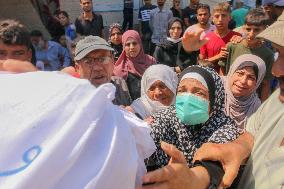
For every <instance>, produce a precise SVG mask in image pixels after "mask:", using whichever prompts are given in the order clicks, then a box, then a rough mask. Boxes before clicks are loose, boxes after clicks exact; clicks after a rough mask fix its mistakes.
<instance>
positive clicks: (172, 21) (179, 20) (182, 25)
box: [167, 17, 184, 36]
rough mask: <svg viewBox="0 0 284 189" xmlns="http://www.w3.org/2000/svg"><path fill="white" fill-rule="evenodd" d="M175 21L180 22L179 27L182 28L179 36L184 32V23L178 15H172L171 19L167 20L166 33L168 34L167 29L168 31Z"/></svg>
mask: <svg viewBox="0 0 284 189" xmlns="http://www.w3.org/2000/svg"><path fill="white" fill-rule="evenodd" d="M175 22H179V23H180V25H181V29H182V33H181V35H180V36H182V35H183V32H184V23H183V21H182V20H181V19H180V18H178V17H173V18H171V19H170V20H169V22H168V31H167V35H168V36H170V32H169V31H170V29H171V27H172V25H173V24H174V23H175Z"/></svg>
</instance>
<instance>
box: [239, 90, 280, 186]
mask: <svg viewBox="0 0 284 189" xmlns="http://www.w3.org/2000/svg"><path fill="white" fill-rule="evenodd" d="M279 94H280V90H279V89H277V90H276V91H275V92H274V93H273V94H272V95H271V96H270V97H269V98H268V99H267V100H266V101H265V102H264V103H263V104H262V105H261V106H260V107H259V109H258V110H257V111H256V112H255V113H254V114H253V115H252V116H251V117H250V118H249V119H248V121H247V124H246V130H247V131H248V132H249V133H251V134H252V135H253V136H254V146H253V149H252V152H251V155H250V158H249V160H248V162H247V165H246V167H245V170H244V173H243V175H242V178H241V180H240V183H239V186H238V189H283V188H284V146H280V144H281V142H282V140H283V137H284V103H282V102H281V101H280V100H279Z"/></svg>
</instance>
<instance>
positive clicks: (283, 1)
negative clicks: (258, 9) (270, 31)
mask: <svg viewBox="0 0 284 189" xmlns="http://www.w3.org/2000/svg"><path fill="white" fill-rule="evenodd" d="M262 6H263V10H264V12H265V13H266V14H267V15H268V16H269V19H270V24H273V22H275V21H276V20H277V18H278V17H279V16H280V15H281V14H282V12H283V10H284V0H262Z"/></svg>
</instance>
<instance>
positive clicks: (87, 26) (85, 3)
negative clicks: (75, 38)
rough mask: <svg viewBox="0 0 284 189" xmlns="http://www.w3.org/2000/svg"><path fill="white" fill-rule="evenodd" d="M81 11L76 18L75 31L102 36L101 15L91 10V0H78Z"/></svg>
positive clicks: (85, 34)
mask: <svg viewBox="0 0 284 189" xmlns="http://www.w3.org/2000/svg"><path fill="white" fill-rule="evenodd" d="M80 5H81V8H82V9H83V13H82V14H81V15H80V16H79V17H78V18H77V19H76V21H75V27H76V31H77V33H79V34H80V35H84V36H88V35H94V36H100V37H102V38H103V37H104V36H103V29H104V26H103V17H102V15H100V14H95V13H94V12H93V4H92V1H91V0H80Z"/></svg>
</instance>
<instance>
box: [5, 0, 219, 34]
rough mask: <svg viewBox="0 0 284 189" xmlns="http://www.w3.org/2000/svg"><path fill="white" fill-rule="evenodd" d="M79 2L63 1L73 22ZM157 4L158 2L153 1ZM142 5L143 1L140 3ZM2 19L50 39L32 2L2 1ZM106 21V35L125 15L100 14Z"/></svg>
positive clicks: (212, 1)
mask: <svg viewBox="0 0 284 189" xmlns="http://www.w3.org/2000/svg"><path fill="white" fill-rule="evenodd" d="M113 1H121V0H113ZM220 1H224V0H200V2H201V3H207V4H209V5H211V6H213V5H214V4H216V3H217V2H220ZM79 2H80V1H79V0H61V1H60V3H61V9H62V10H65V11H67V12H68V13H69V14H70V18H71V20H72V21H74V20H75V19H76V17H77V16H78V15H80V13H81V8H80V4H79ZM152 2H153V3H154V4H155V3H156V1H155V0H152ZM140 4H142V0H141V1H140ZM187 4H188V0H183V6H186V5H187ZM166 6H167V7H168V8H170V7H171V6H172V0H167V1H166ZM0 7H1V11H0V19H5V18H12V19H17V20H19V21H20V22H22V23H23V24H25V25H26V26H27V27H28V29H30V30H33V29H38V30H41V31H42V32H43V33H44V35H45V36H47V37H49V34H48V32H47V30H46V29H45V27H44V26H43V24H42V23H41V21H40V18H39V16H38V14H37V13H36V10H35V9H34V8H33V6H32V4H31V2H30V0H9V1H4V0H0ZM100 13H101V14H102V16H103V19H104V24H105V26H106V29H105V33H107V30H108V26H109V25H110V24H111V23H114V22H119V23H121V24H122V22H123V15H122V12H121V11H113V12H100ZM137 15H138V13H137V11H135V12H134V24H136V26H137V24H138V21H137V17H138V16H137Z"/></svg>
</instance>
